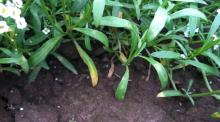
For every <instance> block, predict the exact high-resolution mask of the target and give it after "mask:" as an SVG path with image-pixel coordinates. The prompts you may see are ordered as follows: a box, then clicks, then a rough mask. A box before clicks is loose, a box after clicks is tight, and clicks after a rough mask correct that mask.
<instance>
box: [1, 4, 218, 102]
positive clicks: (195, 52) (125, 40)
mask: <svg viewBox="0 0 220 122" xmlns="http://www.w3.org/2000/svg"><path fill="white" fill-rule="evenodd" d="M216 1H217V0H216ZM216 1H215V0H62V1H60V0H47V1H44V0H26V1H25V4H24V6H23V8H22V15H23V16H24V17H25V18H26V19H27V23H28V28H26V29H25V30H16V31H14V32H8V33H7V34H3V35H1V40H0V45H1V48H0V50H1V57H0V64H1V65H0V69H1V70H2V71H10V72H13V73H16V74H18V75H19V74H20V72H22V71H24V72H26V73H28V72H29V71H30V72H31V73H30V81H33V80H34V79H35V78H36V77H37V75H38V73H39V72H40V70H41V69H42V68H43V69H49V66H48V65H47V61H46V58H47V57H48V55H53V56H54V57H56V58H57V59H58V60H59V61H60V62H61V63H62V64H63V65H64V66H65V67H66V68H68V69H69V70H70V71H72V72H73V73H75V74H77V71H76V69H75V68H74V66H73V64H71V62H69V61H68V60H67V59H66V58H65V57H63V56H62V55H60V54H59V53H57V51H56V50H57V49H58V48H59V46H60V45H62V44H63V43H71V44H72V45H73V48H74V46H75V48H76V49H77V51H78V53H79V55H80V57H81V58H82V60H83V61H84V63H85V64H86V65H87V66H88V69H89V71H90V76H91V81H92V85H93V86H96V85H97V83H98V73H97V69H96V67H95V64H94V62H93V60H92V59H91V58H90V56H89V55H88V54H87V51H92V45H91V41H92V40H97V41H98V43H101V44H103V48H104V49H105V50H106V53H113V54H115V56H117V57H118V60H120V61H121V63H122V64H123V65H124V66H125V67H126V71H125V74H124V75H123V77H122V79H121V81H120V82H119V84H118V87H117V89H116V91H115V96H116V98H117V99H119V100H122V99H124V97H125V94H126V90H127V86H128V81H129V65H130V64H131V63H132V62H133V60H134V59H135V58H140V59H143V60H146V62H148V63H149V64H150V65H152V66H153V67H154V68H155V70H156V72H157V74H158V76H159V80H160V83H161V90H164V89H165V88H166V87H167V85H168V84H171V85H172V88H173V90H164V91H162V92H161V93H159V94H158V97H171V96H182V97H186V98H189V99H190V101H191V102H192V103H194V101H193V97H200V96H207V95H212V96H214V97H216V98H217V99H220V97H219V96H218V94H219V93H220V91H218V90H213V89H212V87H211V86H210V84H209V81H208V78H207V76H208V75H214V76H219V67H220V50H219V49H215V50H213V46H217V45H218V44H219V43H220V39H218V38H213V35H220V32H219V31H218V29H219V26H220V13H217V12H216V11H217V9H218V8H220V3H219V2H216ZM43 28H47V29H49V30H51V32H50V33H47V34H45V33H43V32H42V30H43ZM82 42H84V43H82ZM84 47H85V48H86V50H85V49H84ZM198 57H206V59H207V60H208V61H207V62H202V61H200V60H199V58H198ZM189 65H191V66H194V67H196V68H198V70H199V71H200V72H201V73H202V76H203V78H204V81H205V83H206V86H207V88H208V90H209V91H208V92H207V93H196V94H192V93H191V91H190V88H191V86H192V84H193V81H190V82H189V86H188V88H187V89H177V87H176V85H175V82H174V81H173V79H172V73H173V72H174V71H175V70H178V69H182V68H185V67H187V66H189ZM19 66H20V67H19Z"/></svg>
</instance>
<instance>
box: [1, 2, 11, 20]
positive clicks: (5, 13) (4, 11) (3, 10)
mask: <svg viewBox="0 0 220 122" xmlns="http://www.w3.org/2000/svg"><path fill="white" fill-rule="evenodd" d="M10 15H11V11H10V9H9V8H8V7H7V6H5V5H4V4H0V16H2V17H4V18H7V17H9V16H10Z"/></svg>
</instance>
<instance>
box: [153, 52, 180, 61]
mask: <svg viewBox="0 0 220 122" xmlns="http://www.w3.org/2000/svg"><path fill="white" fill-rule="evenodd" d="M151 56H153V57H156V58H170V59H171V58H173V59H178V58H180V54H179V53H176V52H173V51H157V52H153V53H151Z"/></svg>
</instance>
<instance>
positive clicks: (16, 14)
mask: <svg viewBox="0 0 220 122" xmlns="http://www.w3.org/2000/svg"><path fill="white" fill-rule="evenodd" d="M9 8H10V11H11V13H10V17H11V18H13V19H14V20H15V21H16V19H19V18H20V15H21V10H20V9H19V8H17V7H12V6H11V7H9Z"/></svg>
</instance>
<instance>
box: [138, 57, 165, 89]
mask: <svg viewBox="0 0 220 122" xmlns="http://www.w3.org/2000/svg"><path fill="white" fill-rule="evenodd" d="M140 57H141V58H143V59H145V60H146V61H148V62H149V63H150V64H151V65H153V67H154V68H155V70H156V72H157V74H158V76H159V79H160V84H161V89H164V88H165V87H166V86H167V84H168V74H167V71H166V69H165V68H164V67H163V65H162V64H160V63H159V62H157V61H156V60H154V59H153V58H148V57H144V56H140Z"/></svg>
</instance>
